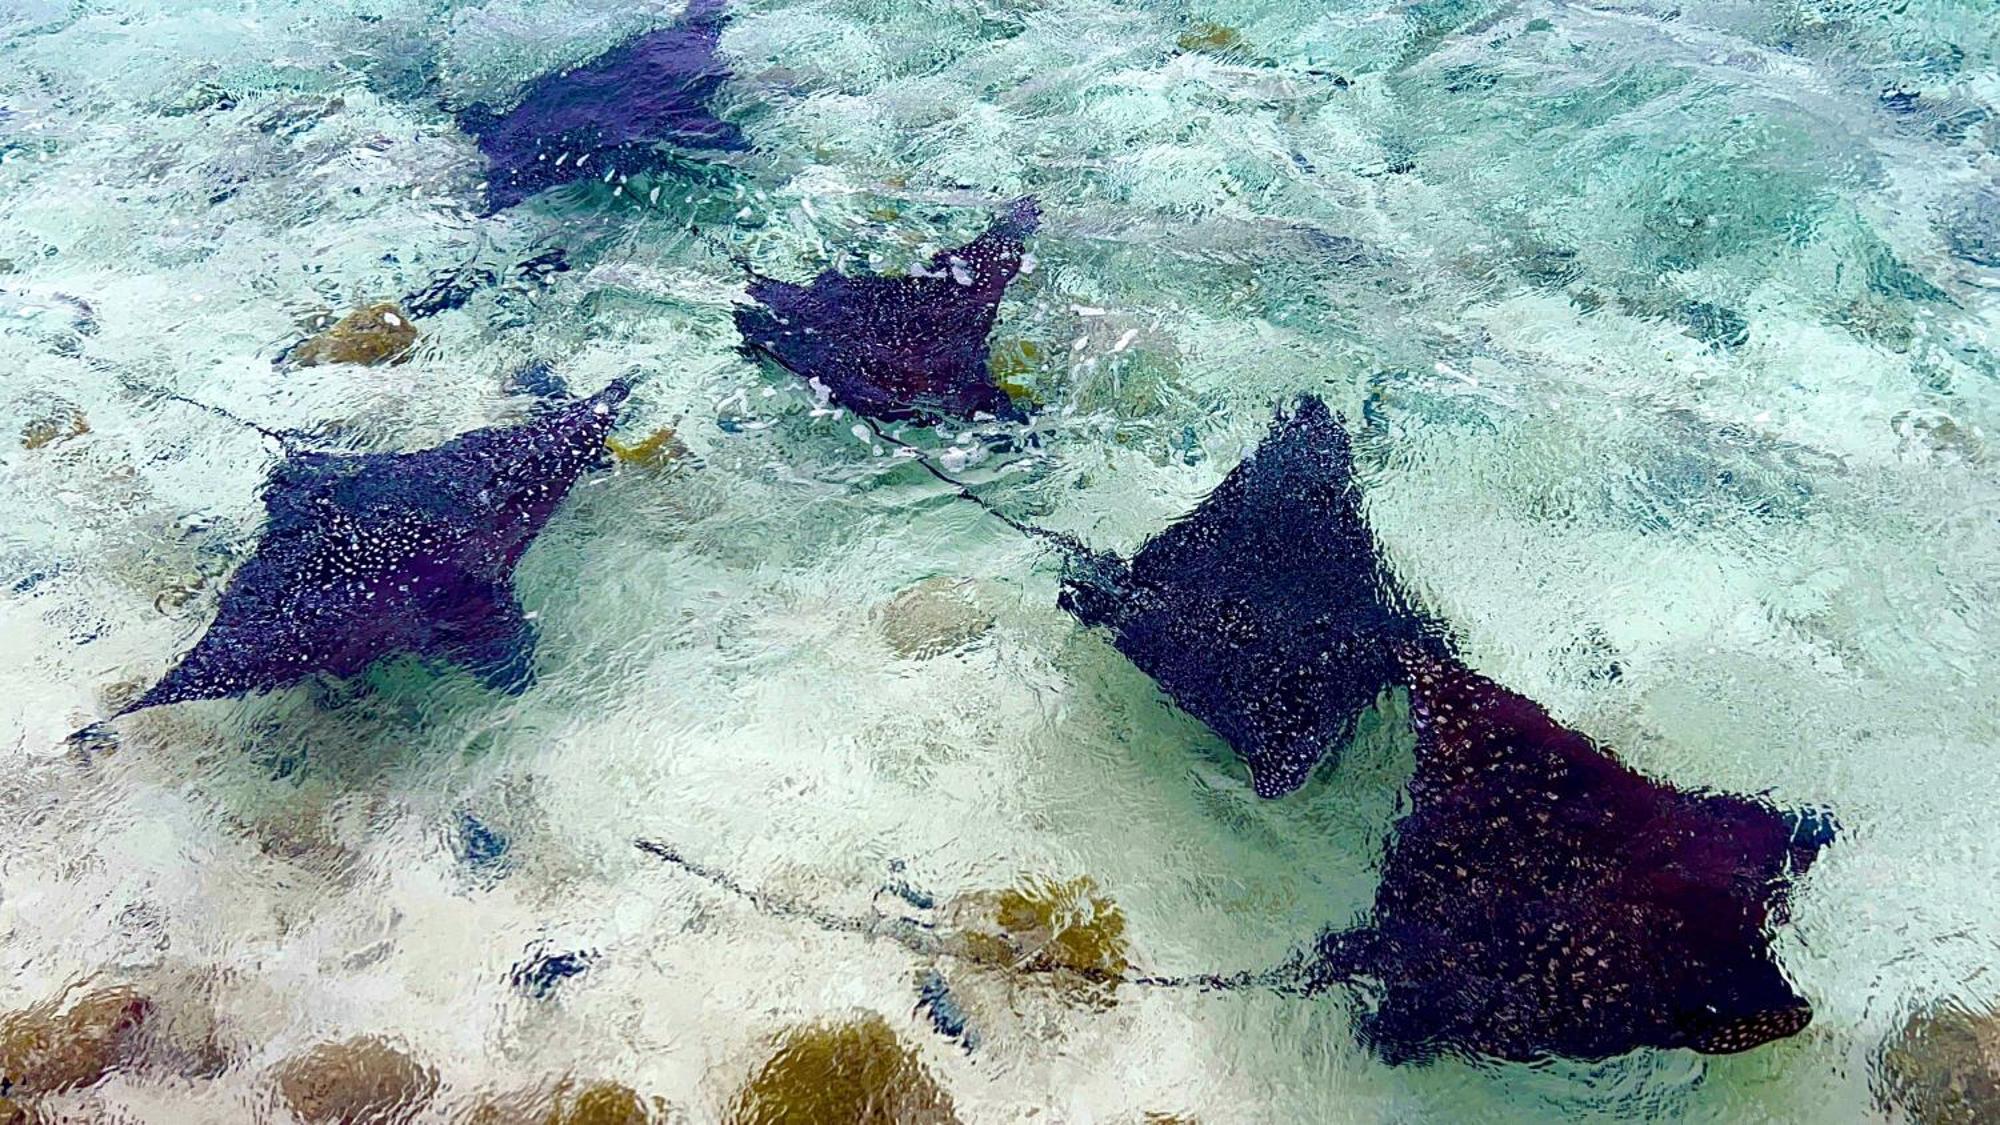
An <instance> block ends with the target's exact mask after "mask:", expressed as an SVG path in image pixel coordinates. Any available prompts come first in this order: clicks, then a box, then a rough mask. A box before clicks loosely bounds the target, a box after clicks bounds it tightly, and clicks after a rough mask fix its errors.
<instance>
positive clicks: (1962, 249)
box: [1944, 187, 2000, 268]
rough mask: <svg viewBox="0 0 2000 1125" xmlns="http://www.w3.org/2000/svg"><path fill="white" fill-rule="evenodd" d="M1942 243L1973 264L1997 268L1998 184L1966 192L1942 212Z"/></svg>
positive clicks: (1999, 262)
mask: <svg viewBox="0 0 2000 1125" xmlns="http://www.w3.org/2000/svg"><path fill="white" fill-rule="evenodd" d="M1944 241H1945V245H1946V246H1949V247H1950V248H1951V252H1952V253H1953V254H1955V255H1957V256H1958V257H1959V258H1962V259H1964V260H1965V261H1968V262H1971V263H1972V264H1973V265H1975V266H1987V267H1992V268H2000V187H1986V188H1981V189H1979V190H1978V191H1975V192H1973V193H1971V194H1970V195H1967V196H1966V197H1965V198H1964V199H1962V200H1960V201H1959V203H1958V204H1957V206H1955V207H1953V208H1952V209H1951V210H1950V212H1949V213H1948V214H1947V215H1946V216H1945V222H1944Z"/></svg>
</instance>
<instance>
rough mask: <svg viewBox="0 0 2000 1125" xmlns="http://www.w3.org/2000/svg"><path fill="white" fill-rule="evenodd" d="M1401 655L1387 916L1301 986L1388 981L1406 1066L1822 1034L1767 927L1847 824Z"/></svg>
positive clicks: (1317, 963) (1379, 897)
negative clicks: (1400, 735) (1696, 779)
mask: <svg viewBox="0 0 2000 1125" xmlns="http://www.w3.org/2000/svg"><path fill="white" fill-rule="evenodd" d="M1398 648H1399V652H1398V656H1399V658H1400V662H1401V664H1402V666H1403V673H1404V676H1403V678H1404V680H1405V682H1406V683H1407V684H1408V690H1409V695H1410V710H1411V716H1412V720H1413V724H1414V726H1415V727H1416V732H1417V746H1416V773H1415V775H1414V776H1413V777H1412V778H1411V779H1410V782H1409V795H1410V810H1409V812H1408V813H1407V814H1405V815H1404V816H1403V817H1402V818H1401V819H1400V820H1398V821H1397V822H1396V825H1395V827H1394V829H1393V830H1392V832H1391V835H1390V840H1389V847H1388V852H1387V854H1386V855H1385V857H1384V859H1383V862H1382V881H1381V884H1380V886H1379V887H1378V889H1377V891H1376V894H1375V906H1374V910H1373V913H1372V915H1371V916H1370V918H1369V919H1368V921H1367V924H1366V925H1364V926H1362V927H1360V928H1356V929H1351V930H1346V931H1341V932H1329V933H1328V934H1326V935H1325V936H1324V937H1322V938H1321V939H1320V940H1319V942H1318V943H1317V945H1316V946H1315V948H1314V949H1313V951H1312V953H1311V955H1310V956H1309V957H1308V958H1306V959H1305V960H1303V961H1302V962H1301V963H1300V964H1299V965H1298V966H1297V970H1298V975H1297V976H1296V978H1294V979H1295V981H1296V983H1297V984H1298V985H1300V986H1301V987H1303V988H1304V989H1305V990H1307V991H1315V990H1317V989H1319V988H1324V987H1326V986H1327V985H1329V984H1332V983H1335V982H1346V981H1354V980H1362V981H1366V982H1370V983H1371V984H1372V987H1373V988H1374V989H1375V991H1376V992H1377V999H1376V1003H1375V1004H1374V1005H1373V1007H1372V1008H1371V1009H1369V1010H1367V1011H1365V1012H1364V1013H1363V1015H1362V1016H1361V1020H1360V1030H1361V1034H1362V1037H1363V1038H1364V1040H1366V1041H1367V1042H1368V1043H1369V1045H1370V1046H1372V1047H1373V1048H1374V1049H1375V1051H1376V1052H1377V1053H1378V1054H1380V1055H1381V1056H1382V1057H1383V1058H1384V1059H1386V1060H1387V1061H1389V1062H1404V1061H1410V1060H1419V1059H1424V1058H1428V1057H1431V1056H1433V1055H1435V1054H1438V1053H1440V1052H1445V1051H1451V1052H1457V1053H1465V1054H1478V1055H1487V1056H1492V1057H1495V1058H1502V1059H1512V1060H1516V1061H1530V1060H1534V1059H1538V1058H1542V1057H1544V1056H1550V1055H1556V1056H1562V1057H1565V1058H1582V1059H1595V1058H1606V1057H1609V1056H1612V1055H1617V1054H1622V1053H1624V1052H1626V1051H1630V1050H1632V1049H1634V1048H1636V1047H1687V1048H1692V1049H1694V1050H1696V1051H1701V1052H1704V1053H1711V1054H1722V1053H1728V1052H1733V1051H1742V1050H1747V1049H1749V1048H1751V1047H1755V1046H1758V1045H1759V1044H1762V1043H1765V1042H1768V1041H1770V1040H1773V1039H1779V1038H1783V1037H1785V1036H1789V1035H1793V1034H1796V1033H1797V1032H1798V1031H1799V1030H1801V1029H1802V1028H1804V1027H1805V1026H1806V1023H1807V1022H1808V1021H1809V1020H1811V1018H1812V1009H1811V1008H1810V1006H1808V1005H1807V1003H1806V1001H1805V999H1804V998H1803V997H1801V996H1800V995H1799V994H1798V993H1797V992H1796V991H1794V990H1793V988H1792V986H1791V984H1790V982H1788V981H1787V980H1786V979H1785V976H1784V974H1783V972H1781V971H1780V969H1779V968H1778V966H1777V964H1776V962H1775V961H1773V960H1772V957H1771V950H1770V940H1769V929H1768V928H1769V926H1770V925H1771V924H1773V923H1777V922H1782V921H1783V920H1784V917H1785V896H1786V891H1787V889H1788V883H1789V880H1790V879H1791V877H1793V876H1795V875H1798V874H1801V873H1803V872H1804V871H1805V870H1806V869H1807V868H1808V867H1809V866H1810V865H1811V864H1812V861H1813V859H1814V857H1815V856H1816V855H1817V854H1818V852H1819V849H1820V848H1821V847H1823V846H1825V845H1826V844H1827V843H1828V842H1830V841H1831V839H1832V824H1831V821H1830V820H1828V819H1826V818H1825V817H1824V816H1822V815H1818V814H1789V815H1788V814H1785V813H1781V812H1779V811H1778V810H1777V809H1775V808H1773V807H1771V806H1770V805H1769V804H1766V803H1765V802H1763V801H1759V800H1753V799H1750V798H1747V797H1740V796H1735V795H1731V794H1721V793H1706V792H1687V791H1684V790H1680V789H1676V788H1674V787H1673V786H1671V785H1667V784H1665V783H1663V782H1660V781H1656V780H1653V779H1651V778H1648V777H1646V776H1645V775H1643V774H1640V773H1638V772H1637V771H1635V770H1633V769H1631V768H1630V767H1628V766H1625V765H1624V764H1622V763H1620V762H1619V761H1618V760H1617V759H1616V758H1614V757H1612V756H1611V755H1610V754H1608V753H1606V752H1605V751H1604V750H1602V749H1601V748H1600V747H1598V745H1597V744H1596V743H1594V742H1592V741H1591V740H1590V739H1589V738H1588V737H1586V736H1584V735H1582V734H1580V733H1578V732H1576V731H1573V730H1569V729H1567V728H1565V727H1563V726H1562V725H1560V724H1558V723H1557V722H1556V721H1555V720H1554V719H1552V718H1550V717H1549V714H1548V712H1546V711H1544V710H1543V709H1542V708H1541V707H1540V706H1538V705H1536V704H1535V703H1534V702H1533V701H1532V700H1529V699H1527V698H1525V697H1523V696H1521V695H1518V694H1516V693H1514V692H1511V691H1509V690H1507V689H1506V688H1504V687H1502V686H1500V685H1499V684H1497V683H1495V682H1493V681H1492V680H1490V679H1487V678H1486V677H1484V676H1481V675H1480V674H1479V673H1477V672H1474V671H1473V670H1471V669H1470V668H1467V667H1466V666H1465V665H1464V664H1463V663H1462V662H1460V661H1459V660H1458V659H1457V658H1456V657H1455V656H1453V655H1452V654H1451V653H1450V651H1449V649H1448V647H1447V646H1445V645H1444V644H1442V643H1440V642H1436V641H1431V642H1428V643H1404V644H1401V645H1399V646H1398Z"/></svg>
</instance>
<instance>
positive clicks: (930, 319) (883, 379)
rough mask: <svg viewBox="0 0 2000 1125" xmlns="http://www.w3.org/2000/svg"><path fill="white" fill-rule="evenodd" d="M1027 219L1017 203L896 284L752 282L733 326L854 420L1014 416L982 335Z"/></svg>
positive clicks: (1026, 205)
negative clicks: (979, 231)
mask: <svg viewBox="0 0 2000 1125" xmlns="http://www.w3.org/2000/svg"><path fill="white" fill-rule="evenodd" d="M1039 221H1040V211H1039V210H1038V209H1037V208H1036V206H1035V201H1034V200H1033V199H1020V200H1017V201H1016V202H1015V203H1014V205H1013V207H1012V209H1011V210H1009V211H1008V212H1007V214H1006V215H1004V216H1002V217H1001V218H1000V219H998V220H997V221H995V222H994V223H993V225H992V226H990V227H988V228H987V230H986V233H984V234H982V235H980V236H979V237H978V238H975V239H973V240H972V241H971V242H968V243H966V244H965V245H964V246H960V247H958V248H957V249H955V250H945V251H943V252H941V253H939V254H938V255H937V256H936V257H933V258H932V259H931V260H930V263H929V265H928V266H927V267H926V268H924V269H923V270H921V271H912V272H911V274H910V276H908V277H846V276H843V275H841V274H838V273H835V272H833V271H831V270H829V271H827V272H825V273H822V274H820V275H819V276H818V277H816V278H814V279H813V280H812V282H811V283H810V284H808V285H793V284H791V283H790V282H784V281H773V280H771V279H769V278H763V277H759V278H756V279H755V280H753V281H752V282H751V284H750V299H751V300H752V301H754V302H756V303H755V304H752V305H746V306H741V307H739V308H738V309H737V310H736V327H737V330H738V331H740V332H742V334H743V341H744V346H745V347H746V348H747V349H748V350H750V351H751V352H753V353H762V354H764V355H767V356H769V357H770V358H771V359H772V360H774V361H776V362H777V363H778V364H779V365H780V366H782V367H785V368H786V369H788V370H790V371H791V372H793V373H794V374H796V375H798V376H799V377H800V378H802V379H805V380H806V381H808V382H816V383H818V384H820V385H822V386H824V387H825V388H826V389H827V390H828V391H830V392H831V393H832V395H833V399H834V401H836V402H838V403H840V404H841V405H842V406H845V407H847V408H848V409H849V410H852V411H854V412H855V413H856V414H860V415H863V416H865V417H869V418H877V419H881V420H884V421H896V420H901V419H906V418H915V419H920V420H936V419H939V418H959V419H971V418H974V417H976V416H978V415H981V414H986V415H991V416H992V417H994V418H1006V419H1019V418H1020V417H1022V413H1021V410H1020V409H1019V408H1018V407H1016V406H1015V405H1014V403H1013V401H1012V400H1011V399H1009V398H1008V397H1007V394H1006V392H1005V391H1003V390H1001V389H1000V387H999V386H998V385H997V384H996V383H994V381H993V376H992V374H991V372H989V371H988V370H987V366H986V349H987V344H986V337H987V335H988V334H989V333H991V332H992V331H993V322H994V320H995V318H996V317H997V316H998V315H999V310H1000V298H1001V296H1002V295H1003V294H1005V293H1006V291H1007V285H1008V283H1009V282H1011V281H1013V280H1014V277H1015V275H1017V274H1019V273H1020V272H1021V258H1022V255H1023V254H1024V252H1025V247H1024V246H1023V240H1024V239H1026V238H1027V236H1028V235H1029V234H1031V233H1033V231H1034V229H1035V226H1036V224H1037V223H1038V222H1039Z"/></svg>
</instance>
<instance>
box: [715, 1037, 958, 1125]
mask: <svg viewBox="0 0 2000 1125" xmlns="http://www.w3.org/2000/svg"><path fill="white" fill-rule="evenodd" d="M726 1120H727V1121H728V1123H729V1125H957V1123H958V1116H957V1114H956V1113H954V1112H953V1110H952V1104H951V1098H950V1097H949V1096H948V1095H947V1094H946V1093H945V1092H944V1091H943V1090H942V1089H940V1088H939V1087H938V1084H937V1082H936V1080H935V1079H933V1078H932V1077H931V1075H930V1072H929V1071H927V1070H925V1069H924V1066H923V1064H922V1063H921V1062H919V1061H918V1060H917V1056H916V1052H914V1051H912V1050H911V1049H910V1048H909V1047H907V1046H905V1045H904V1044H903V1042H902V1040H900V1039H898V1038H897V1037H896V1033H895V1031H894V1030H892V1029H891V1028H890V1027H889V1024H888V1022H887V1021H886V1020H884V1019H883V1018H882V1017H881V1016H874V1015H871V1016H866V1017H864V1018H861V1019H857V1020H852V1021H850V1022H847V1023H840V1024H811V1025H807V1026H803V1027H798V1028H794V1029H792V1030H791V1031H788V1032H786V1033H785V1034H784V1035H782V1036H780V1037H779V1039H778V1042H777V1050H776V1051H775V1052H773V1053H772V1055H771V1057H770V1058H769V1059H768V1060H766V1061H765V1063H764V1065H763V1067H762V1068H760V1069H759V1070H758V1071H757V1073H756V1075H755V1076H753V1077H752V1078H751V1079H750V1081H749V1082H748V1083H747V1084H746V1085H745V1086H744V1087H743V1089H742V1090H741V1091H740V1092H739V1093H738V1094H737V1095H736V1100H735V1102H734V1103H733V1104H732V1105H731V1106H730V1108H729V1113H728V1116H727V1118H726Z"/></svg>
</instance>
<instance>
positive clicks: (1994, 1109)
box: [1880, 1004, 2000, 1125]
mask: <svg viewBox="0 0 2000 1125" xmlns="http://www.w3.org/2000/svg"><path fill="white" fill-rule="evenodd" d="M1881 1078H1882V1084H1881V1090H1880V1094H1881V1096H1882V1100H1883V1101H1884V1102H1885V1103H1887V1105H1888V1106H1893V1107H1895V1108H1896V1109H1899V1110H1901V1111H1902V1112H1903V1113H1904V1114H1905V1115H1907V1117H1908V1119H1909V1120H1910V1121H1911V1122H1912V1123H1913V1125H1983V1123H1985V1122H1992V1121H2000V1012H1990V1011H1989V1012H1970V1011H1966V1010H1964V1009H1962V1008H1954V1007H1950V1006H1948V1005H1942V1004H1941V1005H1937V1006H1934V1007H1932V1008H1928V1009H1925V1010H1923V1011H1920V1012H1914V1013H1912V1014H1911V1015H1910V1018H1909V1019H1908V1020H1906V1021H1905V1022H1904V1024H1903V1027H1902V1029H1901V1030H1900V1031H1898V1032H1897V1033H1896V1034H1895V1035H1894V1036H1893V1037H1891V1038H1890V1040H1889V1042H1888V1044H1887V1045H1886V1046H1885V1047H1884V1048H1883V1050H1882V1063H1881Z"/></svg>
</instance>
